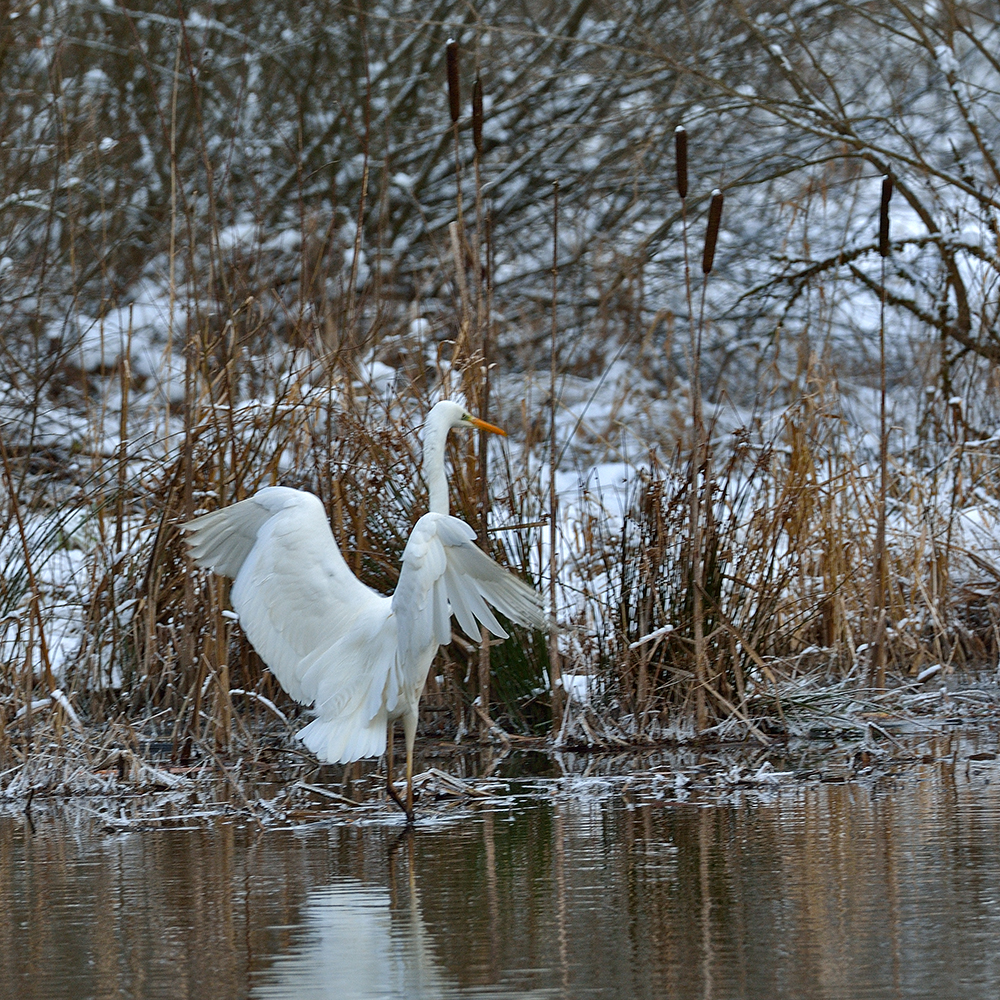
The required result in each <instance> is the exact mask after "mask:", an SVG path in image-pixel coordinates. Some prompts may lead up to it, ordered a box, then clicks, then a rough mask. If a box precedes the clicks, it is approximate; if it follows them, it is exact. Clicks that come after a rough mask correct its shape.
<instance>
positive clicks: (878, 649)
mask: <svg viewBox="0 0 1000 1000" xmlns="http://www.w3.org/2000/svg"><path fill="white" fill-rule="evenodd" d="M891 197H892V178H891V177H890V176H889V175H888V174H886V176H885V177H883V178H882V201H881V204H880V206H879V219H878V252H879V257H880V258H881V288H882V292H881V300H880V303H879V324H878V357H879V448H878V451H879V463H878V464H879V482H878V524H877V526H876V529H875V580H874V582H873V587H872V636H871V641H870V643H869V645H870V647H871V652H870V654H869V655H870V661H869V662H870V664H871V666H870V668H869V679H870V681H871V682H872V683H873V686H874V687H875V689H876V690H877V691H884V690H885V662H886V648H885V640H886V614H887V608H886V604H887V598H888V589H889V586H888V584H889V580H888V576H889V572H888V570H889V567H888V563H887V560H886V552H885V518H886V478H887V467H888V452H889V425H888V421H887V419H886V405H885V403H886V384H885V382H886V379H885V262H886V258H888V256H889V199H890V198H891Z"/></svg>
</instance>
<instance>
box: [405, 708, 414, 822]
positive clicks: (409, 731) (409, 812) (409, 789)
mask: <svg viewBox="0 0 1000 1000" xmlns="http://www.w3.org/2000/svg"><path fill="white" fill-rule="evenodd" d="M416 735H417V713H416V712H415V711H414V712H408V713H407V714H406V715H404V716H403V736H404V738H405V739H406V821H407V822H408V823H412V822H413V740H414V738H415V737H416Z"/></svg>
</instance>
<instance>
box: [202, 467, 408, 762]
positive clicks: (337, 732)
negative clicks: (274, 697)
mask: <svg viewBox="0 0 1000 1000" xmlns="http://www.w3.org/2000/svg"><path fill="white" fill-rule="evenodd" d="M183 527H184V529H185V530H186V531H187V532H188V544H189V545H190V548H191V555H192V556H193V557H194V559H195V561H196V562H197V563H198V564H199V565H201V566H205V567H208V568H210V569H214V570H216V571H217V572H222V573H225V574H226V575H230V576H235V578H236V581H235V583H234V584H233V588H232V591H231V594H230V599H231V601H232V604H233V607H234V608H235V609H236V612H237V614H238V615H239V618H240V625H241V626H242V628H243V631H244V632H245V633H246V635H247V638H248V639H249V640H250V642H251V643H252V644H253V647H254V649H256V650H257V652H258V653H259V654H260V657H261V659H262V660H264V662H265V663H266V664H267V665H268V667H270V669H271V671H272V672H273V673H274V675H275V677H277V679H278V681H279V682H280V684H281V686H282V687H283V688H284V689H285V690H286V691H287V692H288V693H289V694H290V695H291V696H292V697H293V698H295V699H296V700H297V701H300V702H302V703H304V704H308V703H310V702H313V701H315V703H316V707H315V710H316V714H317V716H318V718H317V719H316V720H315V721H314V722H313V723H311V724H310V725H309V726H307V727H306V729H305V730H303V733H302V734H301V735H302V736H303V739H304V740H305V741H306V744H307V745H308V746H309V748H310V749H311V750H313V751H314V752H315V753H316V754H317V755H318V756H320V757H322V758H324V759H326V760H343V761H345V762H346V761H347V760H355V759H357V758H358V757H361V756H369V755H371V754H374V753H381V751H382V749H384V746H385V719H386V712H387V711H388V712H392V711H393V710H394V709H395V708H396V701H397V700H398V697H399V689H400V687H399V683H398V677H397V673H398V672H397V670H396V628H395V621H394V619H393V618H392V613H391V612H392V608H391V602H390V599H389V598H387V597H383V596H381V595H380V594H377V593H376V592H375V591H373V590H372V589H371V588H369V587H366V586H365V585H364V584H363V583H361V581H360V580H358V579H357V577H355V576H354V574H353V573H352V572H351V571H350V569H349V568H348V566H347V563H346V562H344V558H343V556H342V555H341V554H340V549H339V548H338V547H337V543H336V540H335V539H334V537H333V534H332V532H331V531H330V525H329V523H328V521H327V519H326V512H325V511H324V509H323V505H322V504H321V503H320V501H319V500H318V499H317V498H316V497H315V496H313V495H312V494H311V493H306V492H304V491H301V490H293V489H288V488H287V487H281V486H272V487H268V488H265V489H263V490H260V491H259V492H257V493H256V494H255V495H254V496H253V497H251V498H250V499H249V500H243V501H241V502H240V503H237V504H234V505H233V506H231V507H226V508H224V509H222V510H219V511H215V512H214V513H211V514H206V515H205V516H204V517H200V518H197V519H195V520H194V521H191V522H190V523H189V524H187V525H184V526H183ZM380 741H381V745H379V742H380Z"/></svg>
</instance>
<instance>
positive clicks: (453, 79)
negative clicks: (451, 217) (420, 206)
mask: <svg viewBox="0 0 1000 1000" xmlns="http://www.w3.org/2000/svg"><path fill="white" fill-rule="evenodd" d="M445 63H446V66H447V74H448V111H449V113H450V114H451V131H452V137H453V140H454V152H455V217H456V219H457V220H458V224H459V226H460V227H461V226H462V169H461V161H460V159H459V142H458V131H459V130H458V121H459V118H461V116H462V90H461V86H460V84H459V77H458V42H456V41H455V39H454V38H449V39H448V42H447V45H446V46H445ZM463 243H464V234H463Z"/></svg>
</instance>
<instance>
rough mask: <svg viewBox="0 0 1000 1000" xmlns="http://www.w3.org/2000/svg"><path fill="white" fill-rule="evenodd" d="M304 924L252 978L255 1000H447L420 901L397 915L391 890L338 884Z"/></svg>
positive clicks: (313, 904) (303, 916)
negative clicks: (373, 999) (390, 999)
mask: <svg viewBox="0 0 1000 1000" xmlns="http://www.w3.org/2000/svg"><path fill="white" fill-rule="evenodd" d="M299 923H300V929H299V931H297V933H296V935H295V940H294V941H293V943H292V946H291V947H290V948H289V949H288V951H287V952H285V953H284V954H282V955H279V956H278V957H277V958H276V959H275V960H274V964H273V965H272V966H271V968H270V969H269V970H267V972H266V973H264V974H262V975H260V976H258V977H255V982H254V988H253V991H252V993H251V995H252V996H254V997H259V998H261V1000H277V998H279V997H280V998H301V1000H326V998H330V1000H367V998H370V997H401V998H403V997H410V998H413V1000H423V998H425V997H426V998H428V1000H437V998H440V997H442V996H444V995H445V993H446V992H447V991H446V989H445V982H444V980H443V977H442V975H441V970H440V968H439V967H438V964H437V962H436V960H435V958H434V954H433V950H432V948H431V946H430V943H429V942H428V940H427V934H426V931H425V928H424V925H423V921H422V919H421V917H420V908H419V904H418V903H417V900H416V897H415V895H414V898H413V901H412V903H411V905H410V907H409V908H408V910H407V911H405V913H404V914H395V913H393V911H392V899H391V896H390V894H389V892H388V890H386V889H384V888H380V887H377V886H369V885H365V883H363V882H360V881H358V880H356V879H345V880H338V881H337V882H336V883H334V884H333V885H329V886H326V887H324V888H322V889H318V890H316V891H314V892H311V893H310V894H309V895H308V897H307V898H306V902H305V904H304V905H303V906H302V908H301V910H300V913H299Z"/></svg>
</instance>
